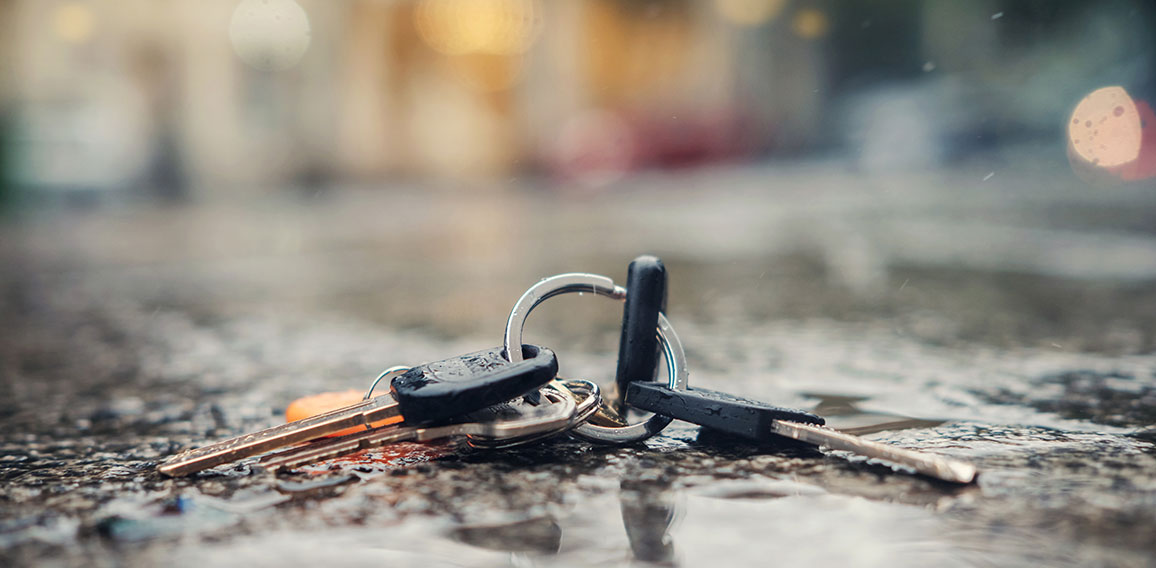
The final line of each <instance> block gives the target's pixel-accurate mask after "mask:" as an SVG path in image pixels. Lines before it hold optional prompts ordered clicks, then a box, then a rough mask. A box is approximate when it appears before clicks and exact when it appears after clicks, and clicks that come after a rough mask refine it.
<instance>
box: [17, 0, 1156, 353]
mask: <svg viewBox="0 0 1156 568" xmlns="http://www.w3.org/2000/svg"><path fill="white" fill-rule="evenodd" d="M1154 29H1156V7H1153V6H1152V5H1151V4H1150V3H1147V2H1142V1H1112V2H1063V3H1057V2H1048V1H1030V0H1017V1H1005V0H976V1H971V2H967V3H962V2H952V1H948V0H927V1H882V0H880V1H873V0H856V1H837V0H699V1H687V0H614V1H612V0H583V1H575V2H542V1H537V0H487V1H481V0H416V1H385V0H347V1H340V2H334V1H329V0H324V1H323V0H300V1H293V0H242V1H232V0H230V1H220V0H165V1H160V2H158V1H155V0H36V1H31V0H28V1H21V0H0V157H2V160H0V211H3V214H4V219H5V222H4V225H3V231H4V232H3V233H2V235H3V241H4V243H3V250H4V251H6V252H7V253H8V254H7V255H6V256H7V258H8V259H9V260H8V261H7V263H6V264H7V267H6V269H5V272H8V273H9V276H12V277H15V276H14V275H16V274H22V275H23V276H21V277H20V278H27V275H28V274H45V275H49V276H50V277H52V276H60V277H63V279H64V280H67V281H71V282H83V283H84V284H85V285H86V286H97V287H99V286H102V285H103V286H104V287H105V288H102V289H104V290H119V291H122V292H125V291H129V293H128V294H127V295H129V296H132V297H134V298H136V299H138V300H141V301H145V302H146V303H149V305H173V304H174V303H175V304H180V305H213V306H219V305H229V306H253V305H259V304H262V303H264V304H272V305H285V306H289V307H292V306H298V307H306V308H309V309H312V308H322V309H328V308H337V309H339V310H341V311H343V312H346V313H354V314H357V315H358V316H359V317H368V318H371V319H374V320H377V321H380V322H383V323H389V324H391V325H397V326H401V327H407V326H412V327H423V328H429V329H431V330H433V331H435V332H438V333H446V334H450V335H460V334H463V333H466V334H468V333H471V332H473V331H478V330H482V329H492V328H494V329H496V326H495V325H494V323H495V322H494V320H500V319H501V314H502V313H504V310H505V309H507V306H508V305H510V304H512V302H513V300H514V299H515V298H516V297H517V294H518V293H519V291H520V290H521V289H523V288H524V287H525V286H526V285H528V284H529V283H532V282H533V281H535V280H536V278H538V277H540V276H545V275H547V274H550V273H553V272H558V271H574V270H599V271H603V272H606V273H608V274H612V275H617V276H618V277H621V274H622V273H623V267H624V266H625V263H626V262H627V261H628V260H629V259H630V258H632V257H633V256H635V255H636V254H639V253H642V252H652V253H656V254H660V255H662V256H663V257H664V258H666V259H667V261H668V263H671V264H672V266H674V267H675V268H678V267H680V266H683V267H685V269H684V271H683V273H680V272H679V271H677V270H676V271H673V272H672V273H673V275H674V277H675V278H676V279H682V280H676V286H675V287H674V289H673V291H674V293H675V294H676V295H675V299H674V300H673V301H674V302H675V306H676V307H678V306H680V302H682V304H684V305H682V306H681V309H683V310H684V311H688V312H690V313H691V314H698V313H701V316H702V317H704V318H708V319H709V318H711V317H715V316H717V315H719V314H722V315H723V317H726V315H727V314H731V315H736V314H737V315H751V314H753V315H758V316H766V317H777V316H810V315H825V316H832V315H833V316H836V317H852V316H853V315H854V314H856V313H857V312H856V310H857V309H859V308H862V309H865V310H866V311H867V312H870V313H887V310H888V309H890V308H889V306H890V305H899V306H911V305H913V303H914V304H916V305H920V306H923V307H927V306H928V305H934V306H937V307H938V308H944V309H947V308H945V307H944V305H943V304H945V303H950V304H952V306H953V307H952V308H951V310H953V311H952V313H951V315H952V317H956V316H958V317H962V318H966V317H967V316H968V315H969V314H971V313H973V312H974V309H973V308H974V307H975V303H976V302H989V303H991V305H992V310H991V311H990V312H985V314H984V316H983V317H984V318H985V320H986V319H990V318H992V317H994V318H996V319H998V318H1000V317H1001V315H1000V314H1003V313H1005V310H1006V309H1013V310H1016V309H1031V308H1030V306H1032V305H1035V303H1036V302H1031V301H1025V300H1024V299H1023V298H1019V297H1007V295H1008V294H1011V292H1009V290H1011V289H1014V288H1016V286H1017V285H1018V284H1019V283H1022V282H1021V281H1022V279H1023V278H1029V279H1030V278H1053V279H1054V278H1058V279H1059V280H1049V282H1050V284H1049V286H1048V287H1047V289H1048V290H1053V291H1054V290H1061V291H1064V292H1067V293H1069V294H1071V296H1063V298H1064V300H1063V301H1061V302H1060V303H1061V304H1062V307H1057V306H1055V305H1052V304H1048V307H1042V308H1039V310H1040V312H1041V313H1040V314H1039V315H1040V317H1042V318H1043V320H1044V322H1046V324H1045V327H1044V329H1042V330H1040V331H1036V332H1032V333H1029V334H1028V338H1027V339H1026V340H1024V341H1027V342H1028V343H1030V344H1033V345H1034V344H1036V343H1039V344H1041V345H1049V344H1051V343H1060V341H1058V339H1057V337H1055V336H1053V335H1054V334H1052V331H1049V329H1048V328H1046V325H1052V326H1058V327H1053V328H1051V329H1052V330H1056V329H1058V330H1059V331H1057V332H1056V333H1057V334H1058V335H1059V336H1063V335H1064V331H1063V325H1064V324H1066V323H1068V322H1081V323H1083V324H1088V323H1089V322H1091V324H1094V323H1095V322H1097V321H1099V322H1101V323H1102V329H1100V328H1097V330H1098V333H1079V334H1077V335H1080V336H1081V337H1082V338H1083V339H1081V340H1079V343H1081V344H1087V345H1089V346H1090V348H1095V349H1109V350H1124V351H1136V350H1145V349H1148V348H1151V347H1152V345H1153V338H1152V330H1151V326H1150V323H1149V322H1143V323H1135V322H1133V323H1131V324H1129V325H1126V326H1124V328H1126V329H1123V331H1121V330H1118V329H1116V327H1113V326H1114V325H1115V324H1114V323H1112V322H1114V321H1117V320H1119V319H1120V318H1122V317H1124V316H1123V315H1121V314H1130V313H1133V310H1134V309H1135V307H1136V304H1135V301H1136V300H1135V298H1133V297H1131V296H1128V294H1133V295H1143V292H1144V291H1145V290H1148V289H1149V286H1148V284H1149V283H1151V282H1152V281H1153V279H1154V278H1156V241H1153V238H1152V237H1153V233H1154V231H1156V212H1154V209H1153V203H1154V199H1156V197H1154V196H1156V194H1154V193H1153V191H1152V188H1153V185H1154V183H1156V182H1154V181H1153V178H1152V175H1153V173H1154V169H1156V161H1154V158H1153V125H1152V124H1150V123H1151V122H1152V111H1151V107H1150V106H1149V104H1148V101H1149V100H1151V97H1152V96H1153V94H1154V84H1156V83H1154V77H1153V75H1154V73H1156V72H1154V71H1153V70H1154V69H1156V65H1154V61H1153V57H1154V55H1156V34H1154V33H1153V30H1154ZM1101 131H1102V133H1101ZM1081 142H1082V143H1083V145H1082V146H1081ZM912 271H915V272H912ZM921 271H922V272H921ZM976 274H981V275H982V276H980V277H978V279H979V281H978V282H976V283H974V287H975V288H976V289H977V290H980V291H978V292H975V293H968V290H969V288H967V286H966V285H967V283H968V282H970V280H969V278H970V277H972V276H974V275H976ZM913 275H915V276H916V277H918V278H922V279H923V280H922V281H921V282H918V284H920V285H919V286H912V289H913V290H923V291H924V292H923V293H924V294H925V296H922V297H921V296H918V294H919V292H917V291H908V292H907V294H906V295H905V297H903V298H899V299H897V298H895V297H893V296H894V294H893V292H895V291H896V290H897V289H898V288H899V287H900V286H902V287H903V288H904V289H906V288H907V285H908V284H909V283H910V281H911V279H912V277H913ZM720 277H721V278H720ZM992 278H999V279H1001V280H999V281H998V282H995V281H992V280H991V279H992ZM1007 278H1012V279H1020V280H1015V282H1005V281H1004V280H1003V279H1007ZM57 280H59V279H57ZM679 282H682V285H683V286H685V287H686V288H684V290H685V291H679V290H678V286H677V284H678V283H679ZM905 282H907V283H908V284H905ZM932 282H938V284H931V283H932ZM102 283H103V284H102ZM1090 283H1094V284H1090ZM760 286H762V287H761V288H760ZM929 286H931V287H934V286H941V287H943V290H938V289H937V290H936V291H935V292H928V291H927V290H928V287H929ZM945 290H953V291H952V292H951V293H948V294H944V293H941V292H942V291H945ZM683 294H688V295H690V296H689V297H687V296H684V295H683ZM1028 295H1029V296H1032V297H1038V296H1039V291H1038V290H1034V291H1032V292H1031V293H1030V294H1028ZM977 296H978V297H977ZM993 296H995V297H998V298H995V299H993V298H992V297H993ZM1089 296H1094V297H1095V298H1097V299H1098V300H1097V301H1098V302H1099V303H1096V304H1095V307H1089V302H1088V297H1089ZM1143 297H1147V296H1143ZM411 298H421V299H422V301H411V300H410V299H411ZM678 298H682V299H681V300H679V299H678ZM1123 298H1129V300H1127V301H1124V300H1123ZM1149 301H1150V300H1149ZM919 302H925V304H919ZM880 310H882V312H880ZM1085 310H1086V311H1088V312H1091V311H1097V310H1098V311H1097V314H1098V315H1093V314H1090V313H1084V311H1085ZM611 311H612V310H608V311H607V313H610V312H611ZM955 312H958V314H957V313H955ZM1105 313H1107V315H1104V314H1105ZM976 325H977V326H978V327H977V328H976V329H975V330H973V332H972V333H971V335H973V336H979V337H983V338H985V339H995V340H999V341H1002V340H1004V339H1007V338H1008V337H1014V338H1019V339H1023V333H1021V332H1023V330H1022V329H1020V328H1022V327H1025V326H1026V327H1032V326H1037V324H1032V326H1027V325H1026V324H1023V325H1021V324H1013V323H1005V324H988V323H982V324H976ZM1073 325H1075V324H1073ZM965 327H966V326H965ZM1009 327H1014V328H1016V329H1015V330H1012V331H1008V329H1006V328H1009ZM1117 327H1118V326H1117ZM965 335H966V334H965ZM1068 339H1070V338H1068Z"/></svg>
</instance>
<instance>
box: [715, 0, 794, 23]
mask: <svg viewBox="0 0 1156 568" xmlns="http://www.w3.org/2000/svg"><path fill="white" fill-rule="evenodd" d="M785 4H786V0H715V3H714V5H715V8H716V9H717V10H718V13H719V15H720V16H722V17H723V19H724V20H726V21H727V22H730V23H731V24H734V25H736V26H743V27H752V28H753V27H758V26H761V25H763V24H766V23H767V22H769V21H771V20H773V19H775V18H776V17H778V15H779V13H780V12H782V11H783V6H784V5H785Z"/></svg>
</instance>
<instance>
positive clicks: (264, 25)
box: [229, 0, 310, 70]
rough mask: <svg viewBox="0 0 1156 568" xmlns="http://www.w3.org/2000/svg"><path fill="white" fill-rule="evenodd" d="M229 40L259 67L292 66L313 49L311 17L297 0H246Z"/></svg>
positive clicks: (235, 12) (235, 16)
mask: <svg viewBox="0 0 1156 568" xmlns="http://www.w3.org/2000/svg"><path fill="white" fill-rule="evenodd" d="M229 40H230V41H231V42H232V44H233V50H234V51H236V52H237V57H240V58H241V60H242V61H244V62H245V63H247V64H248V65H250V66H252V67H255V68H257V69H268V70H282V69H288V68H290V67H292V66H294V65H296V64H297V62H298V61H300V60H301V56H303V55H305V51H306V50H307V49H309V41H310V32H309V16H308V15H307V14H306V13H305V10H304V9H302V8H301V6H300V5H298V4H297V3H296V2H294V1H293V0H242V2H241V3H240V4H238V5H237V7H236V9H234V10H233V19H232V21H231V22H230V23H229Z"/></svg>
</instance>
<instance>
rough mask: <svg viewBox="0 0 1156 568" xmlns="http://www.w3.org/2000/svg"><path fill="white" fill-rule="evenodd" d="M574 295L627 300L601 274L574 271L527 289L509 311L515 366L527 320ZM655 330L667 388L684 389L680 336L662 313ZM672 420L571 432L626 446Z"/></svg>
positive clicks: (510, 355)
mask: <svg viewBox="0 0 1156 568" xmlns="http://www.w3.org/2000/svg"><path fill="white" fill-rule="evenodd" d="M574 292H592V293H594V294H596V295H599V296H605V297H607V298H611V299H614V300H619V301H624V300H626V288H623V287H621V286H616V285H615V284H614V281H613V280H611V279H610V278H607V277H605V276H600V275H598V274H586V273H581V272H574V273H568V274H559V275H557V276H551V277H549V278H545V279H543V280H542V281H541V282H538V283H537V284H535V285H533V286H531V287H530V289H529V290H526V293H525V294H522V297H521V298H519V299H518V302H517V303H516V304H514V309H513V310H511V311H510V317H509V319H507V320H506V336H505V348H506V359H508V360H509V361H510V362H512V363H516V362H518V361H521V360H523V357H522V328H523V327H524V326H525V324H526V318H527V317H529V315H530V312H532V311H533V310H534V308H536V307H538V304H541V303H542V302H544V301H546V300H548V299H550V298H553V297H554V296H557V295H560V294H570V293H574ZM655 331H656V333H657V335H658V342H659V344H660V345H661V346H662V355H663V357H665V358H666V372H667V387H668V388H670V389H671V390H675V391H680V390H685V389H686V383H687V376H688V375H689V373H688V371H687V368H686V352H684V351H683V349H682V342H681V341H679V339H678V334H676V333H675V332H674V328H673V327H671V325H670V322H669V321H667V320H666V316H665V315H663V314H662V313H661V312H659V314H658V327H657V329H656V330H655ZM670 421H671V418H670V417H668V416H662V415H660V414H652V415H651V416H650V417H649V418H647V419H645V420H643V421H642V422H638V423H636V424H629V425H626V426H596V425H594V424H589V423H583V424H581V425H580V426H578V427H577V428H575V429H574V430H572V431H571V432H572V433H573V434H574V435H575V436H578V437H580V438H584V439H586V440H590V441H593V442H605V443H612V444H627V443H631V442H639V441H642V440H645V439H647V438H649V437H651V436H653V435H655V434H657V433H659V432H661V431H662V429H663V428H666V426H667V425H668V424H670Z"/></svg>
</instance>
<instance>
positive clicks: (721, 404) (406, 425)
mask: <svg viewBox="0 0 1156 568" xmlns="http://www.w3.org/2000/svg"><path fill="white" fill-rule="evenodd" d="M627 284H628V286H627V287H622V286H617V285H615V284H614V282H613V280H611V279H610V278H607V277H605V276H598V275H595V274H585V273H571V274H560V275H558V276H553V277H550V278H546V279H543V280H542V281H540V282H539V283H537V284H535V285H534V286H532V287H531V288H530V289H529V290H527V291H526V293H525V294H523V295H522V297H521V298H520V299H519V300H518V302H517V303H516V304H515V305H514V308H513V310H512V311H511V312H510V316H509V319H508V320H507V322H506V330H505V337H504V345H503V346H501V347H495V348H492V349H488V350H485V351H479V352H476V353H470V354H467V355H461V356H458V357H453V358H450V359H446V360H443V361H437V362H433V363H426V364H424V365H420V366H418V367H413V368H407V367H396V368H392V369H390V370H388V371H386V372H385V373H383V374H382V375H381V376H379V377H378V379H377V381H374V383H373V385H372V386H371V387H370V389H369V392H367V393H366V395H365V398H364V400H362V401H360V402H358V403H356V404H352V405H349V406H346V407H344V408H339V409H336V410H332V411H329V412H325V413H323V414H319V415H317V416H312V417H309V418H306V419H303V420H298V421H296V422H290V423H287V424H282V425H279V426H275V427H272V428H268V429H266V430H262V431H259V432H255V433H251V434H245V435H242V436H238V437H236V438H232V439H229V440H224V441H221V442H217V443H215V444H210V445H208V446H204V447H201V448H196V449H192V450H188V451H185V452H182V453H180V454H177V455H175V456H173V457H171V458H169V459H168V460H166V461H164V462H163V463H161V464H160V465H159V466H158V468H157V469H158V470H159V471H160V472H161V473H162V474H164V475H167V476H185V475H190V474H193V473H196V472H199V471H203V470H206V469H209V468H212V467H216V466H219V465H223V464H228V463H233V462H237V461H239V460H245V459H250V458H255V460H256V461H255V466H256V467H257V468H259V469H264V470H266V471H270V472H280V471H286V470H292V469H294V468H297V467H301V466H304V465H308V464H311V463H315V462H319V461H323V460H327V459H333V458H336V457H340V456H343V455H346V454H350V453H353V452H357V451H361V450H365V449H368V448H373V447H379V446H383V445H386V444H392V443H397V442H427V441H434V440H441V439H446V438H459V439H464V440H465V442H466V443H467V444H468V445H470V446H471V447H475V448H489V449H495V448H505V447H511V446H516V445H520V444H528V443H532V442H538V441H540V440H543V439H546V438H550V437H555V436H560V435H563V434H569V435H571V436H574V437H576V438H580V439H584V440H588V441H591V442H597V443H608V444H628V443H635V442H640V441H642V440H645V439H647V438H649V437H651V436H654V435H655V434H658V433H659V432H661V431H662V430H663V428H665V427H666V426H667V425H668V424H670V422H671V421H672V420H673V419H679V420H684V421H687V422H691V423H694V424H698V425H700V426H702V427H703V428H709V429H714V430H718V431H722V432H726V433H729V434H733V435H738V436H743V437H746V438H749V439H752V440H755V441H758V442H763V443H768V444H773V443H775V442H776V441H782V440H784V439H793V440H798V441H802V442H806V443H809V444H813V445H815V446H821V447H825V448H828V449H832V450H841V451H848V452H852V453H855V454H859V455H862V456H865V457H867V458H869V459H873V460H878V461H881V462H885V463H888V464H891V465H893V466H896V467H899V468H901V469H905V470H909V471H911V472H914V473H918V474H922V475H926V476H929V477H933V478H936V479H940V480H942V481H947V482H951V483H961V484H965V483H971V482H973V481H974V480H975V478H976V476H977V470H976V468H975V467H974V466H972V465H971V464H968V463H965V462H961V461H958V460H953V459H948V458H943V457H940V456H936V455H931V454H926V453H921V452H916V451H912V450H908V449H904V448H898V447H894V446H889V445H886V444H880V443H876V442H872V441H869V440H865V439H863V438H859V437H857V436H852V435H849V434H844V433H842V432H838V431H836V430H833V429H831V428H828V427H826V426H825V425H824V420H823V419H822V418H821V417H819V416H816V415H814V414H812V413H809V412H806V411H803V410H793V409H787V408H780V407H777V406H773V405H768V404H764V403H761V402H757V401H752V400H748V399H744V398H741V397H738V396H734V395H730V394H726V393H722V392H717V391H711V390H707V389H697V388H691V387H690V386H689V385H688V384H687V382H688V372H687V366H686V355H685V353H684V352H683V348H682V344H681V342H680V341H679V339H678V335H677V334H676V333H675V332H674V328H673V327H672V326H671V325H670V322H669V321H668V320H667V319H666V316H665V315H664V313H663V312H664V309H665V300H666V271H665V268H664V267H663V265H662V263H661V261H659V260H658V259H657V258H654V257H650V256H643V257H639V258H637V259H635V261H634V262H632V263H631V265H630V270H629V272H628V276H627ZM577 292H589V293H593V294H595V295H599V296H604V297H608V298H612V299H615V300H619V301H624V302H625V306H624V312H623V326H622V335H621V338H620V344H619V360H618V370H617V374H616V377H615V385H614V388H613V389H611V391H609V392H608V393H607V396H606V397H605V399H604V397H603V396H602V393H601V391H600V389H599V387H598V385H597V384H595V383H593V382H590V381H586V380H576V379H561V378H559V377H558V376H557V372H558V361H557V357H556V355H555V353H554V352H553V351H552V350H550V349H548V348H546V347H541V346H536V345H532V344H524V343H522V328H523V325H524V323H525V321H526V318H527V317H528V316H529V314H530V313H531V312H532V311H533V310H534V308H535V307H537V306H538V305H540V304H541V303H542V302H544V301H546V300H548V299H550V298H552V297H554V296H557V295H560V294H567V293H577ZM659 357H662V358H664V359H665V362H666V364H665V368H666V381H665V383H662V382H656V381H655V380H654V379H655V377H656V375H657V370H658V369H659V365H658V363H659V361H658V359H659ZM386 379H388V381H389V393H388V394H382V395H380V396H376V397H374V396H373V392H374V387H376V385H377V384H378V382H379V381H383V380H386ZM639 411H641V412H649V413H650V415H649V416H647V417H645V418H643V419H642V420H641V421H639V422H633V423H632V422H630V421H629V418H631V415H632V414H635V413H637V412H639ZM350 429H352V433H345V432H348V431H350ZM338 433H341V434H342V435H335V434H338Z"/></svg>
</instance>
